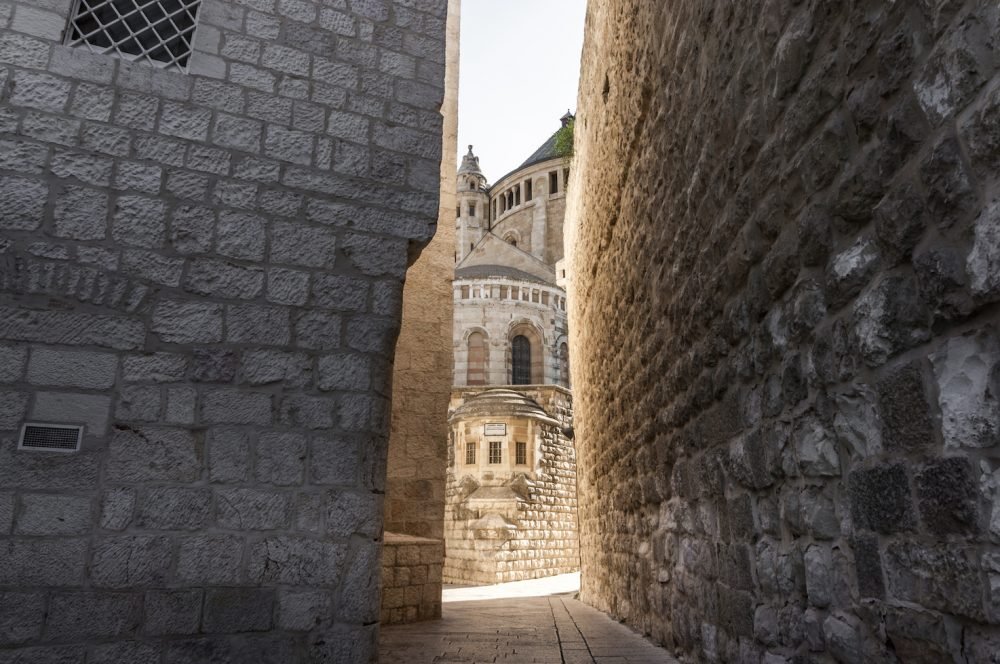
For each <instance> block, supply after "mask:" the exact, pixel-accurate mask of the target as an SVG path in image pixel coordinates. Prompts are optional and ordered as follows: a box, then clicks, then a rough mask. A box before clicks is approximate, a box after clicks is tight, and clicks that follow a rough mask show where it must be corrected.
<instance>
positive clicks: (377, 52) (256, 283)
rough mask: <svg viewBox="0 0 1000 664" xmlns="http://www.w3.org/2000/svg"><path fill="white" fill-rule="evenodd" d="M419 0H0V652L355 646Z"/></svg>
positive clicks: (412, 193) (414, 237) (374, 608)
mask: <svg viewBox="0 0 1000 664" xmlns="http://www.w3.org/2000/svg"><path fill="white" fill-rule="evenodd" d="M113 10H117V11H118V12H119V14H124V15H127V18H125V19H121V20H118V19H116V18H115V16H116V14H115V12H114V11H113ZM446 10H447V7H446V2H445V0H426V1H422V2H419V3H414V2H410V1H407V0H324V1H323V2H318V1H313V0H254V1H252V2H249V1H242V0H241V1H230V0H163V2H154V3H151V4H150V5H144V6H143V8H138V7H137V6H136V5H135V4H134V3H133V1H132V0H88V1H87V2H86V3H81V2H74V1H73V0H41V1H35V0H32V1H27V0H26V1H24V2H20V1H15V2H11V1H10V0H5V1H4V2H0V102H2V103H0V551H2V554H0V558H2V559H3V562H2V564H0V649H3V652H4V654H3V656H2V658H3V659H10V660H11V661H24V662H29V661H30V662H50V661H60V662H82V661H84V659H86V661H88V662H139V661H158V662H159V661H162V662H205V661H241V662H243V661H253V662H292V661H295V662H352V663H353V662H367V661H372V660H373V659H374V649H373V644H374V641H375V638H376V633H377V621H378V616H379V603H378V600H379V572H380V569H381V566H380V554H381V542H380V537H381V531H382V527H381V518H382V502H383V493H384V490H385V485H384V478H385V474H386V470H385V468H386V454H387V437H388V433H389V397H390V393H389V390H390V384H391V381H390V376H391V373H390V372H391V370H392V365H391V358H392V354H393V347H394V344H395V341H396V335H397V331H398V329H399V323H400V308H401V293H402V288H403V276H404V273H405V271H406V269H407V266H408V264H409V263H410V262H412V261H413V260H415V259H416V257H417V256H418V254H419V252H420V249H421V248H422V247H423V246H424V245H425V244H426V243H427V242H428V241H429V240H430V238H431V236H432V234H433V232H434V228H435V220H436V219H437V217H438V206H439V203H438V190H439V187H440V160H441V144H442V141H441V133H442V117H441V112H440V107H441V103H442V96H443V86H444V71H445V22H446ZM158 12H159V13H158ZM168 19H169V20H168ZM144 22H145V23H144ZM146 23H153V24H156V25H157V26H158V29H159V32H157V33H155V34H154V32H153V31H151V30H147V29H145V28H144V27H140V26H144V25H145V24H146ZM168 24H169V25H168ZM171 26H172V27H171ZM60 425H63V426H65V427H70V428H61V426H60Z"/></svg>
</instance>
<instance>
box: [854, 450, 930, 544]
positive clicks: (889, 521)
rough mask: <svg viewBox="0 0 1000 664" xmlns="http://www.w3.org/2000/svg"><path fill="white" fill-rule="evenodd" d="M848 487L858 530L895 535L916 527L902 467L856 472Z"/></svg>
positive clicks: (895, 466)
mask: <svg viewBox="0 0 1000 664" xmlns="http://www.w3.org/2000/svg"><path fill="white" fill-rule="evenodd" d="M848 485H849V491H850V497H851V516H852V518H853V519H854V524H855V526H856V527H860V528H867V529H869V530H874V531H876V532H880V533H886V534H891V533H895V532H900V531H904V530H909V529H911V528H913V527H914V526H915V525H916V520H915V518H914V514H913V506H912V504H911V502H910V486H909V482H908V480H907V473H906V470H905V468H904V467H903V465H902V464H896V465H891V466H876V467H874V468H870V469H867V470H855V471H853V472H852V473H851V474H850V476H849V477H848Z"/></svg>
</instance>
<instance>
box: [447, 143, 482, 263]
mask: <svg viewBox="0 0 1000 664" xmlns="http://www.w3.org/2000/svg"><path fill="white" fill-rule="evenodd" d="M455 224H456V229H457V231H458V232H457V233H455V238H456V240H455V241H456V247H455V262H456V263H460V262H461V261H462V259H463V258H465V257H466V256H467V255H468V254H469V252H470V251H471V250H472V247H474V246H475V245H476V243H477V242H479V240H480V238H482V237H483V235H484V234H485V233H486V231H487V230H489V197H488V195H487V193H486V177H485V176H484V175H483V172H482V171H481V170H480V169H479V157H477V156H476V155H474V154H473V153H472V146H471V145H470V146H469V152H468V154H466V155H465V156H464V157H462V166H461V167H460V168H459V169H458V209H457V210H456V221H455Z"/></svg>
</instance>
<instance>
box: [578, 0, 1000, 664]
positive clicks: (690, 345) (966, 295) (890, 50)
mask: <svg viewBox="0 0 1000 664" xmlns="http://www.w3.org/2000/svg"><path fill="white" fill-rule="evenodd" d="M587 26H588V30H587V35H586V44H585V47H584V56H583V73H582V80H581V91H580V104H579V114H578V116H577V122H576V159H575V163H574V167H573V182H572V183H571V185H570V188H569V191H570V192H571V194H570V196H571V201H570V204H569V211H568V213H567V220H570V221H574V220H575V222H576V226H575V227H574V228H571V229H570V230H569V236H568V238H567V242H566V246H567V247H568V248H570V249H571V251H573V252H574V255H573V263H572V269H571V272H572V275H573V282H572V284H571V290H570V300H571V305H572V306H571V309H572V312H571V320H570V329H571V330H572V333H573V338H572V341H573V343H572V344H571V349H572V363H571V364H572V367H573V385H574V387H575V406H576V434H577V435H576V441H577V445H578V451H579V484H580V521H581V523H580V529H581V548H582V557H583V561H582V562H583V595H582V596H583V599H584V600H585V601H587V602H589V603H592V604H593V605H595V606H597V607H599V608H601V609H605V610H607V611H609V612H611V613H612V614H613V615H615V616H617V617H619V618H621V619H623V620H625V621H627V622H629V623H630V624H632V625H635V626H637V627H639V628H641V629H643V630H645V631H647V632H649V633H651V634H652V635H654V636H655V637H656V638H657V639H659V640H661V641H662V642H663V643H665V644H667V645H668V646H669V647H671V648H673V649H675V650H676V652H677V653H678V654H679V655H683V656H684V657H685V658H686V660H688V661H712V662H714V661H725V662H754V663H757V662H767V663H768V664H777V663H779V662H831V661H838V662H896V661H902V662H949V661H956V662H997V661H1000V660H998V657H1000V655H998V653H1000V404H998V398H1000V336H998V335H1000V308H998V307H1000V74H998V66H1000V43H998V40H1000V6H998V4H997V3H996V2H994V1H992V0H978V1H976V0H970V1H963V0H912V1H906V2H898V1H897V2H891V1H889V0H849V1H841V0H754V1H747V2H727V1H718V2H716V1H711V0H677V1H675V2H644V1H639V0H602V1H600V2H591V3H590V7H589V15H588V18H587Z"/></svg>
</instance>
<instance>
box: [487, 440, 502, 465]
mask: <svg viewBox="0 0 1000 664" xmlns="http://www.w3.org/2000/svg"><path fill="white" fill-rule="evenodd" d="M502 445H503V442H502V441H499V440H491V441H490V463H502V462H503V451H502V450H503V448H502V447H501V446H502Z"/></svg>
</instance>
